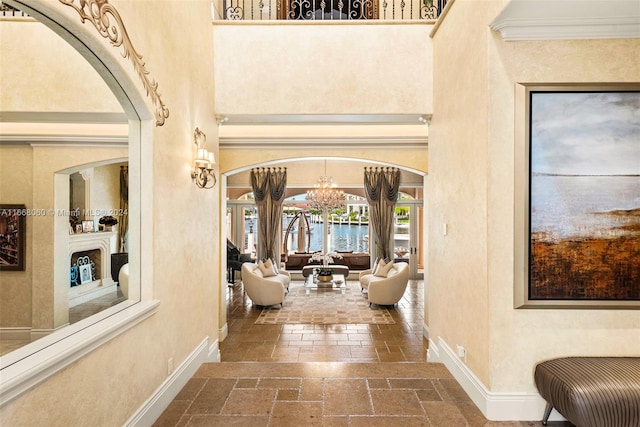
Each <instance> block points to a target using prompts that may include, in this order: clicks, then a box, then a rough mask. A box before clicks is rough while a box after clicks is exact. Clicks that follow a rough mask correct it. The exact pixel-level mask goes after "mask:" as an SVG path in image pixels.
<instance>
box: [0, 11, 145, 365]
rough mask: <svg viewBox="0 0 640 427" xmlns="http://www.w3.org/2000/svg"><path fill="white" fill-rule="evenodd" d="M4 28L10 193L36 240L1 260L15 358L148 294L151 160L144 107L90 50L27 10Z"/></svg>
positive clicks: (7, 339) (9, 351)
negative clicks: (145, 184) (140, 118)
mask: <svg viewBox="0 0 640 427" xmlns="http://www.w3.org/2000/svg"><path fill="white" fill-rule="evenodd" d="M48 7H54V6H48ZM3 9H6V6H5V5H3ZM31 12H33V11H31ZM32 15H37V13H32ZM39 19H43V18H42V17H40V18H39ZM0 35H1V37H2V40H3V43H2V45H1V46H0V57H1V58H2V64H1V74H0V110H1V111H0V117H1V118H0V204H2V205H7V206H8V205H11V206H16V205H17V206H24V211H22V212H21V213H20V214H19V215H21V216H24V217H25V221H24V222H25V227H24V234H25V235H24V245H25V249H26V250H25V252H24V259H23V266H24V267H23V268H22V269H21V270H15V269H14V270H11V271H8V270H3V269H0V360H1V363H0V369H3V368H5V367H6V366H10V365H11V364H13V363H16V362H17V361H19V360H21V359H23V358H26V357H28V356H30V355H32V354H34V353H35V352H37V351H39V350H40V349H42V348H43V347H44V346H46V345H50V344H51V343H53V342H56V341H59V340H61V339H63V338H65V337H67V336H68V333H66V334H65V331H69V330H73V325H80V326H78V328H80V327H86V326H89V325H91V324H93V323H95V322H98V321H100V320H101V319H103V318H105V317H106V316H107V315H110V314H113V313H115V312H117V311H118V310H121V309H124V308H126V307H128V306H130V305H131V304H133V303H136V302H137V301H139V300H140V295H141V292H140V280H139V271H140V267H139V262H140V260H139V258H140V257H139V247H140V243H139V238H140V236H139V223H140V221H139V215H140V213H139V208H140V192H139V184H136V185H134V186H133V189H132V191H129V184H130V182H131V180H130V178H129V172H130V171H131V172H132V173H133V174H134V175H136V174H137V175H139V170H140V165H139V161H132V159H135V158H139V155H135V156H133V157H131V149H132V146H131V145H130V136H129V135H130V134H131V133H132V132H131V130H130V126H134V125H135V124H136V123H138V122H137V121H136V120H135V119H137V118H135V119H134V120H133V121H130V119H131V118H132V117H131V116H132V113H131V112H132V111H133V109H132V108H131V106H127V107H126V108H127V111H128V112H127V113H125V109H124V108H123V106H122V105H121V104H120V102H119V100H118V99H122V98H123V97H122V94H120V95H119V96H117V97H116V95H114V93H113V92H112V90H111V88H110V86H109V85H107V83H105V81H104V80H103V78H102V77H101V75H100V74H99V73H98V72H97V71H96V69H94V68H93V66H92V65H91V64H90V63H89V62H88V61H87V60H86V59H85V57H83V56H82V55H81V54H80V53H79V52H78V51H76V50H75V49H74V48H73V47H72V46H71V45H69V44H68V43H67V42H66V41H65V40H63V38H62V37H60V36H59V35H58V34H56V33H55V32H53V31H52V30H51V29H50V28H48V27H47V26H46V25H44V24H43V23H41V22H39V21H38V20H36V19H34V18H31V17H28V16H27V17H24V16H22V14H20V13H18V14H16V13H8V14H7V13H6V12H5V15H4V16H0ZM110 83H111V85H112V86H113V81H112V82H110ZM138 131H139V130H134V132H133V134H137V133H138ZM136 144H138V146H134V150H139V141H136ZM135 152H136V153H137V152H138V151H135ZM136 163H137V164H136ZM134 182H139V179H138V181H136V180H135V179H134ZM131 204H133V209H131V208H130V206H131ZM3 214H6V215H10V212H9V211H5V212H4V213H3ZM132 215H136V216H137V217H134V218H132ZM132 222H133V227H131V224H132ZM0 232H5V233H8V231H7V228H6V227H4V228H0ZM4 237H6V236H4ZM4 237H3V236H0V243H1V244H9V243H7V242H8V239H6V238H4ZM136 252H138V253H136ZM0 262H3V261H0ZM127 264H131V265H128V266H127V267H131V268H130V269H129V271H133V273H132V275H131V276H127V275H126V271H127V268H124V269H121V267H122V266H125V265H127Z"/></svg>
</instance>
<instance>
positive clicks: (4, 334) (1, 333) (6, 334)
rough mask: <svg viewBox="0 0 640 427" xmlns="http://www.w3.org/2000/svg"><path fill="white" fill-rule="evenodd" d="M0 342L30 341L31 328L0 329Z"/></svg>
mask: <svg viewBox="0 0 640 427" xmlns="http://www.w3.org/2000/svg"><path fill="white" fill-rule="evenodd" d="M0 340H21V341H29V340H31V328H29V327H25V328H0Z"/></svg>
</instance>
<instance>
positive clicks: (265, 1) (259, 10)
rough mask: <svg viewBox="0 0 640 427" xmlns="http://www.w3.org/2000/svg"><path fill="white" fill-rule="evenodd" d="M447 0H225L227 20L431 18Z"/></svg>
mask: <svg viewBox="0 0 640 427" xmlns="http://www.w3.org/2000/svg"><path fill="white" fill-rule="evenodd" d="M446 3H447V0H224V16H223V19H226V20H252V21H263V20H267V21H268V20H303V21H313V20H316V21H318V20H319V21H331V20H367V19H378V20H414V19H415V20H418V19H424V20H430V21H435V20H436V19H438V16H439V15H440V13H441V12H442V9H444V7H445V5H446Z"/></svg>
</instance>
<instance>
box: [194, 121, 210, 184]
mask: <svg viewBox="0 0 640 427" xmlns="http://www.w3.org/2000/svg"><path fill="white" fill-rule="evenodd" d="M193 140H194V143H195V144H196V156H195V159H194V160H193V169H192V170H191V179H192V180H193V181H194V182H195V184H196V186H197V187H198V188H213V186H214V185H216V176H215V174H214V172H213V165H214V164H215V157H214V155H213V153H211V152H209V151H208V150H207V149H206V148H205V145H206V143H207V136H206V135H205V134H204V132H202V131H201V130H200V129H198V128H196V130H195V131H194V134H193Z"/></svg>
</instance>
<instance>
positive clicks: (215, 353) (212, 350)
mask: <svg viewBox="0 0 640 427" xmlns="http://www.w3.org/2000/svg"><path fill="white" fill-rule="evenodd" d="M206 361H207V362H208V363H220V347H219V346H218V340H215V341H214V342H213V344H211V345H210V346H209V354H207V360H206Z"/></svg>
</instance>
